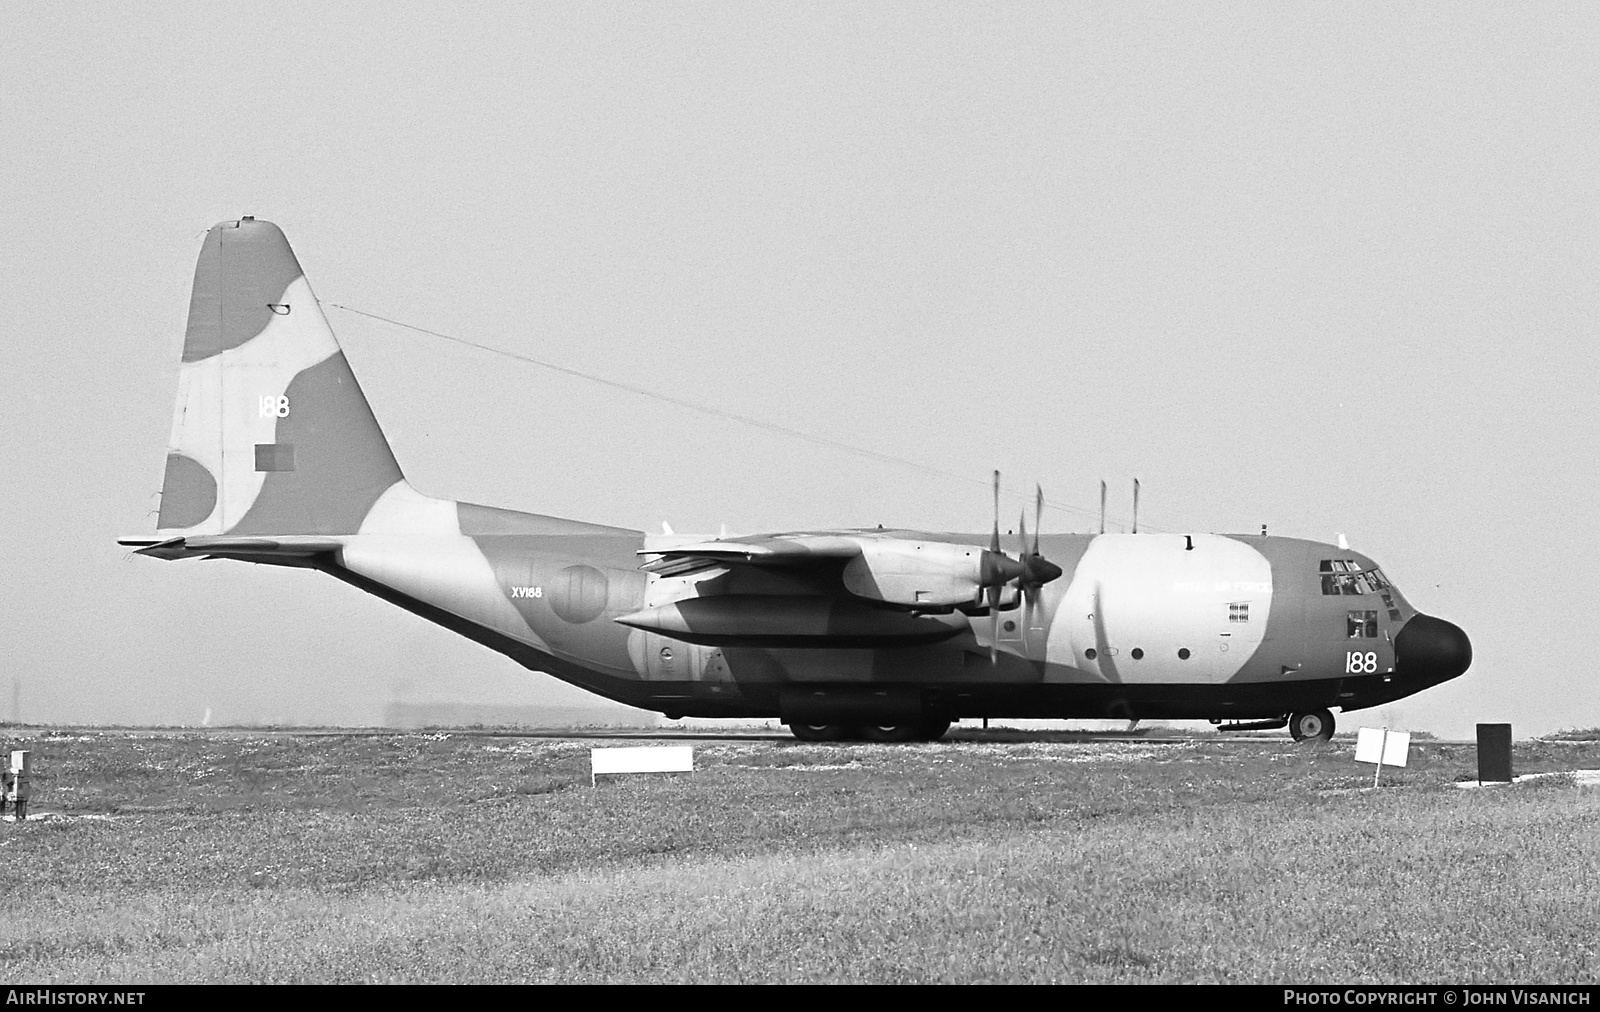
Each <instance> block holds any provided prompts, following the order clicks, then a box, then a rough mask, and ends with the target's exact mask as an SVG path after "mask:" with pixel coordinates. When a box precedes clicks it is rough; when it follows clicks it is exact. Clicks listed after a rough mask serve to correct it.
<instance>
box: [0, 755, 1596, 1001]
mask: <svg viewBox="0 0 1600 1012" xmlns="http://www.w3.org/2000/svg"><path fill="white" fill-rule="evenodd" d="M8 735H9V737H8ZM593 744H600V745H606V744H613V743H611V742H598V743H597V742H592V741H569V740H552V739H530V738H514V737H502V738H496V737H484V736H478V735H460V734H457V735H449V734H380V735H363V736H310V735H267V734H261V733H253V732H248V731H242V732H234V733H227V734H217V733H211V734H181V733H169V734H136V733H119V732H105V733H93V734H49V733H37V732H29V733H27V734H25V735H24V734H23V733H22V732H20V731H12V732H8V731H7V730H6V729H4V728H0V749H11V748H18V747H25V748H31V749H32V750H33V752H34V763H35V769H36V772H37V793H36V795H35V799H34V808H33V811H34V812H35V813H36V814H37V815H38V817H37V818H32V819H30V820H28V821H27V822H26V823H21V824H12V823H4V824H0V868H3V869H4V870H5V874H6V875H7V877H8V879H9V883H8V886H7V888H6V898H5V900H4V903H3V910H4V913H3V914H0V977H3V978H6V979H9V980H13V981H28V982H56V981H62V982H100V981H106V982H133V981H155V982H182V981H229V982H246V981H250V982H253V981H264V982H266V981H273V982H279V981H281V982H290V981H298V982H338V981H437V982H466V981H552V982H566V981H632V982H666V981H685V982H756V981H841V982H842V981H875V982H906V981H950V982H1002V981H1005V982H1010V981H1017V982H1022V981H1034V982H1050V981H1063V982H1078V981H1084V982H1143V981H1163V982H1201V981H1218V982H1271V983H1277V982H1295V983H1308V982H1402V983H1428V982H1437V981H1444V982H1458V983H1471V982H1480V983H1505V982H1561V983H1567V982H1584V983H1594V982H1595V981H1596V980H1597V979H1600V955H1597V948H1600V913H1597V911H1600V790H1596V789H1594V788H1587V787H1582V786H1578V785H1576V784H1575V783H1574V782H1573V779H1572V778H1570V777H1567V778H1563V777H1551V778H1545V779H1542V780H1537V781H1531V782H1527V783H1524V784H1519V785H1517V786H1515V787H1498V788H1492V789H1484V790H1458V789H1456V788H1455V787H1454V786H1453V782H1454V781H1457V780H1465V779H1470V778H1472V777H1473V776H1474V775H1475V774H1474V771H1475V768H1476V766H1475V758H1474V752H1473V749H1472V747H1471V746H1465V745H1453V744H1446V743H1435V742H1424V743H1414V744H1413V748H1412V764H1411V766H1410V767H1408V768H1407V769H1404V770H1385V772H1384V786H1383V787H1382V788H1381V789H1379V790H1377V791H1366V790H1363V789H1362V788H1364V787H1366V786H1369V785H1370V784H1371V781H1372V768H1371V767H1370V766H1366V765H1358V764H1356V763H1355V762H1354V761H1353V760H1352V757H1351V756H1352V751H1353V744H1352V743H1351V742H1349V741H1344V740H1336V741H1335V742H1334V743H1333V744H1332V745H1329V746H1309V747H1305V746H1294V745H1292V744H1291V743H1289V742H1288V741H1287V740H1286V739H1277V740H1270V741H1250V742H1233V741H1225V740H1210V739H1207V738H1199V739H1195V740H1193V741H1188V742H1183V743H1177V744H1160V743H1155V742H1147V741H1141V740H1138V739H1129V740H1125V741H1113V742H1062V741H1041V740H1021V741H971V740H969V741H957V742H945V743H940V744H935V745H910V746H906V745H868V744H861V745H808V744H800V743H794V742H789V741H784V740H767V741H705V742H700V743H697V744H696V750H695V751H696V763H697V766H698V768H699V769H698V772H696V773H695V774H693V775H679V776H657V777H652V778H645V777H641V778H632V779H628V780H624V781H618V782H613V783H603V784H601V785H600V787H598V788H592V787H591V786H590V785H589V775H588V749H589V747H590V746H591V745H593ZM1516 764H1517V772H1518V773H1528V772H1535V771H1540V770H1571V769H1581V768H1595V767H1600V742H1596V741H1574V742H1526V743H1519V744H1518V746H1517V755H1516Z"/></svg>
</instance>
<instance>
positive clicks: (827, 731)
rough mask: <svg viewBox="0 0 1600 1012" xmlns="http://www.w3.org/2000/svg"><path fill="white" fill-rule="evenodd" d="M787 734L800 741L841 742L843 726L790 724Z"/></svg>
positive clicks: (844, 729) (843, 733)
mask: <svg viewBox="0 0 1600 1012" xmlns="http://www.w3.org/2000/svg"><path fill="white" fill-rule="evenodd" d="M789 733H790V734H792V735H794V736H795V737H796V738H798V739H800V740H801V741H843V740H844V739H845V734H846V728H845V726H844V725H843V724H790V725H789Z"/></svg>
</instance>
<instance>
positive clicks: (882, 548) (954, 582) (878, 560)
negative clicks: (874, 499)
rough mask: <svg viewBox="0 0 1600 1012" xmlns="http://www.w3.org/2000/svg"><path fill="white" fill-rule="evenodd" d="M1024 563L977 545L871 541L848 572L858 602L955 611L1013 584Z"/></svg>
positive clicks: (847, 567)
mask: <svg viewBox="0 0 1600 1012" xmlns="http://www.w3.org/2000/svg"><path fill="white" fill-rule="evenodd" d="M1021 574H1022V564H1021V563H1019V562H1017V561H1015V560H1014V559H1010V558H1007V557H1006V556H1004V555H1002V554H1000V553H998V552H991V551H988V550H986V549H983V548H979V547H978V546H977V545H953V544H948V543H946V542H943V541H907V540H888V539H885V540H881V541H880V540H870V541H866V542H865V543H863V544H862V546H861V554H860V555H858V556H857V557H855V558H853V559H851V560H850V561H849V562H848V563H846V564H845V567H844V586H845V589H846V590H848V591H850V593H852V594H854V595H856V596H857V597H864V598H867V599H868V600H871V601H884V602H886V603H888V604H895V605H900V606H901V607H906V608H955V607H959V606H961V605H966V604H977V603H979V602H980V601H981V599H982V595H983V590H984V588H985V587H991V586H995V585H996V584H1002V583H1005V582H1006V581H1008V580H1014V579H1016V578H1017V577H1018V576H1019V575H1021Z"/></svg>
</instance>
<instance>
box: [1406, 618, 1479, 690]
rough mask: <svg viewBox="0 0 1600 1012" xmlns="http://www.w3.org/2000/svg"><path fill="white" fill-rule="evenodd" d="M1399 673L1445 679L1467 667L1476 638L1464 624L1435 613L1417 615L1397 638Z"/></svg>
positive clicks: (1434, 680)
mask: <svg viewBox="0 0 1600 1012" xmlns="http://www.w3.org/2000/svg"><path fill="white" fill-rule="evenodd" d="M1394 656H1395V665H1394V666H1395V674H1397V675H1399V676H1400V677H1402V678H1406V679H1412V678H1416V679H1421V680H1423V681H1426V682H1427V683H1428V684H1430V685H1431V684H1434V683H1436V682H1443V681H1446V680H1448V679H1451V678H1454V677H1456V676H1457V675H1459V674H1461V673H1462V672H1463V671H1465V670H1467V667H1468V666H1469V665H1470V664H1471V663H1472V642H1471V641H1470V640H1468V639H1467V634H1466V633H1464V632H1462V631H1461V627H1460V626H1458V625H1455V624H1453V623H1450V622H1446V621H1445V620H1444V619H1442V618H1434V617H1433V616H1432V615H1420V614H1419V615H1414V616H1412V618H1411V621H1409V622H1407V623H1406V624H1405V627H1404V628H1402V629H1401V630H1400V635H1398V636H1396V637H1395V638H1394Z"/></svg>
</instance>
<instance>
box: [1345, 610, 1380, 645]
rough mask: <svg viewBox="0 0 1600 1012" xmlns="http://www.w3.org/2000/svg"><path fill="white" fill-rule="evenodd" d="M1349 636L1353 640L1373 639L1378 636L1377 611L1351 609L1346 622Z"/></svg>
mask: <svg viewBox="0 0 1600 1012" xmlns="http://www.w3.org/2000/svg"><path fill="white" fill-rule="evenodd" d="M1347 629H1348V630H1349V634H1350V638H1351V639H1353V640H1375V639H1377V638H1378V613H1377V612H1375V611H1353V612H1351V613H1350V618H1349V621H1348V623H1347Z"/></svg>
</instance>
